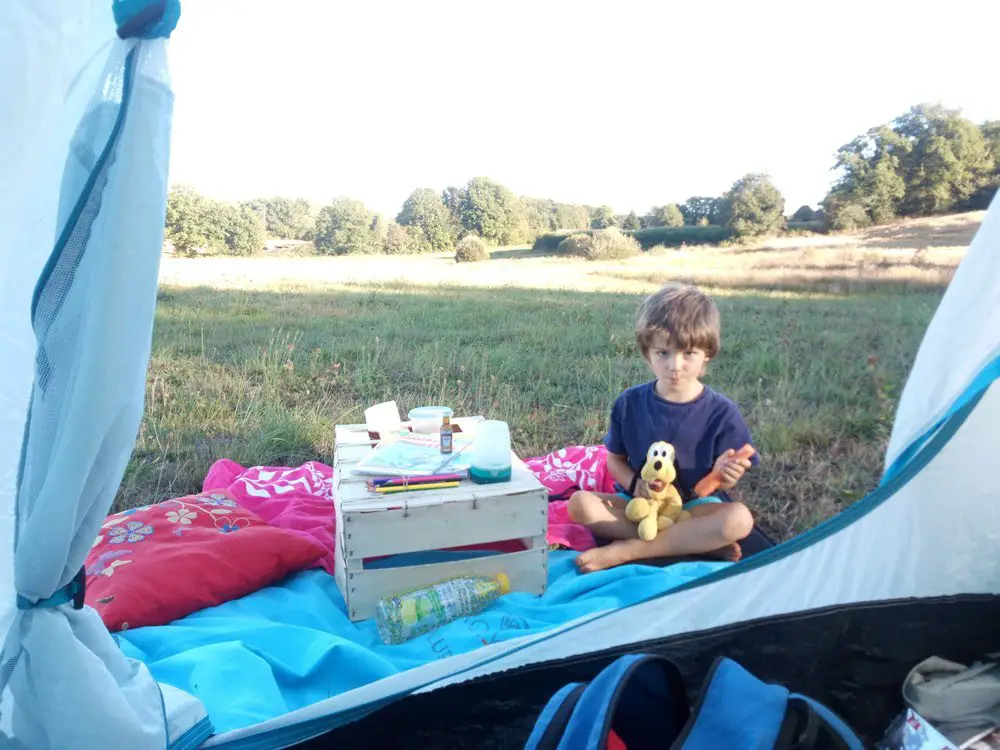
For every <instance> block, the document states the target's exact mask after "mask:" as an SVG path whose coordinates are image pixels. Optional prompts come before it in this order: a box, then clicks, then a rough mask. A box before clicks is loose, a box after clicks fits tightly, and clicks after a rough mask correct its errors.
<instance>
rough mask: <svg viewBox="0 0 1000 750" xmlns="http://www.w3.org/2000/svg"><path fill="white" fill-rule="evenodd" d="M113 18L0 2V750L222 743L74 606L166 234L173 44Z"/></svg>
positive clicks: (115, 477)
mask: <svg viewBox="0 0 1000 750" xmlns="http://www.w3.org/2000/svg"><path fill="white" fill-rule="evenodd" d="M127 6H128V9H129V11H134V12H136V13H142V12H143V11H145V10H147V7H146V6H145V5H144V4H143V3H142V2H129V3H128V4H127ZM173 6H174V9H175V10H178V11H179V8H178V7H177V6H176V4H175V3H174V4H173ZM160 7H166V8H169V7H171V3H166V4H161V5H160ZM120 10H121V9H120V8H115V9H114V12H112V1H111V0H93V1H92V2H89V3H81V2H78V1H77V0H61V1H60V0H49V2H46V3H44V4H42V3H36V2H34V0H16V2H8V3H4V4H3V5H0V33H2V34H3V39H2V40H0V63H3V64H4V66H5V67H4V71H5V75H4V77H3V79H0V82H2V86H3V91H0V103H2V104H0V106H2V107H3V108H4V110H3V112H2V116H0V128H2V130H0V144H2V145H0V147H2V148H3V152H2V156H0V188H2V190H0V227H2V231H0V321H2V325H0V346H2V347H3V351H4V355H5V356H4V366H3V367H2V368H0V445H2V446H3V447H4V450H3V452H2V453H0V542H2V543H3V547H2V548H0V554H2V558H0V564H2V567H0V626H2V629H0V635H2V636H3V641H2V643H3V655H2V657H0V747H4V748H12V749H15V750H16V749H21V748H31V749H32V750H35V749H37V750H45V749H46V748H64V747H103V746H105V745H106V744H107V742H108V741H109V738H110V737H114V738H115V739H116V740H117V741H118V743H119V744H122V745H124V746H127V747H130V748H136V750H144V748H156V750H160V749H161V748H165V747H166V748H173V747H188V746H193V745H194V744H197V743H198V742H200V741H201V740H202V739H204V737H205V736H207V735H208V734H209V733H210V731H211V726H210V724H209V722H208V720H207V717H206V716H205V712H204V709H203V707H202V706H201V704H200V703H199V702H198V701H196V700H195V699H193V698H192V697H191V696H189V695H187V694H185V693H182V692H181V691H179V690H175V689H173V688H171V687H170V686H165V685H164V686H160V685H157V683H156V682H155V681H154V680H153V679H152V677H151V675H150V674H149V671H148V670H147V669H146V667H145V666H144V665H142V664H140V663H138V662H135V661H132V660H129V659H127V658H126V657H125V656H124V655H123V654H122V653H121V651H120V650H119V649H118V647H117V645H116V643H115V641H114V639H113V638H112V637H111V635H110V634H109V633H108V632H107V629H106V628H105V627H104V625H103V623H102V622H101V620H100V617H99V616H98V615H97V613H96V612H94V611H93V610H92V609H90V608H87V607H84V608H82V609H76V608H75V607H74V605H73V603H72V601H69V602H67V601H65V599H64V594H68V593H70V590H69V589H66V588H65V587H66V586H67V584H68V583H69V582H70V581H71V580H72V579H73V578H74V576H75V575H76V574H77V571H78V570H79V569H80V566H81V564H82V562H83V559H84V557H85V555H86V552H87V551H88V550H89V549H90V546H91V544H92V542H93V539H94V537H95V536H96V532H97V528H98V527H99V526H100V524H101V522H102V521H103V519H104V516H105V515H106V513H107V511H108V510H109V507H110V504H111V502H112V500H113V497H114V492H115V487H116V486H117V485H118V483H119V481H120V480H121V474H122V471H123V470H124V467H125V463H126V462H127V460H128V456H129V454H130V452H131V450H132V446H133V443H134V440H135V434H136V430H137V428H138V422H139V419H140V417H141V411H142V404H143V392H144V386H145V377H144V375H145V368H146V361H147V358H148V353H149V338H150V332H151V328H152V315H153V308H154V306H155V288H156V277H157V268H158V264H159V255H160V250H161V244H162V238H163V210H164V205H165V194H166V176H167V156H168V154H169V138H170V122H171V112H172V99H173V95H172V92H171V91H170V85H169V80H168V77H167V73H166V70H167V67H166V42H165V41H164V40H163V39H159V38H156V36H157V31H156V28H155V27H151V26H150V25H148V24H154V23H155V22H156V18H153V19H152V20H149V16H147V15H143V16H141V18H142V19H143V21H144V22H145V23H146V24H147V25H146V26H142V25H141V24H139V23H135V24H132V28H134V29H136V33H143V34H147V36H146V38H144V39H142V40H134V39H119V38H118V35H117V34H116V21H121V19H120V18H118V19H116V14H118V13H119V11H120ZM123 15H124V13H123ZM134 18H136V16H128V17H127V18H126V19H125V20H126V21H130V20H132V19H134ZM124 36H129V34H125V35H124ZM64 230H65V231H64ZM15 507H16V511H15ZM15 535H16V541H15ZM12 547H13V549H12ZM12 583H13V586H12ZM15 589H16V593H15ZM50 597H51V598H52V600H51V601H50Z"/></svg>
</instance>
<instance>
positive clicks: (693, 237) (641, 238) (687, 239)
mask: <svg viewBox="0 0 1000 750" xmlns="http://www.w3.org/2000/svg"><path fill="white" fill-rule="evenodd" d="M594 232H595V230H593V229H577V230H563V231H559V232H548V233H547V234H542V235H539V236H538V237H537V238H536V239H535V244H534V245H532V248H531V249H532V250H535V251H536V252H550V253H551V252H560V253H561V252H563V250H561V249H560V247H559V246H560V245H561V244H562V242H563V241H564V240H565V239H567V238H568V237H572V236H573V235H577V234H582V235H587V236H590V235H592V234H594ZM623 234H625V235H626V236H630V237H634V238H635V239H636V240H637V241H638V242H639V244H640V245H641V246H642V248H643V249H644V250H648V249H649V248H651V247H653V246H654V245H665V246H666V247H680V246H681V245H720V244H722V243H723V242H725V241H726V240H728V239H730V237H732V235H733V233H732V232H731V231H730V230H728V229H726V228H725V227H720V226H715V225H710V226H701V227H647V228H646V229H636V230H635V231H634V232H624V233H623Z"/></svg>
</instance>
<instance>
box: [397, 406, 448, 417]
mask: <svg viewBox="0 0 1000 750" xmlns="http://www.w3.org/2000/svg"><path fill="white" fill-rule="evenodd" d="M452 414H454V412H453V411H452V409H451V407H450V406H418V407H417V408H416V409H410V411H409V413H408V414H407V416H408V417H409V418H410V419H433V418H434V417H446V416H447V417H450V416H451V415H452Z"/></svg>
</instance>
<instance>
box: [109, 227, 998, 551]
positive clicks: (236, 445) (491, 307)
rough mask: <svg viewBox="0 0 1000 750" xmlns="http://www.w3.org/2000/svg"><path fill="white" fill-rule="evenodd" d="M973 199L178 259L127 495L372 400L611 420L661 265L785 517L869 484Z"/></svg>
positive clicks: (778, 515)
mask: <svg viewBox="0 0 1000 750" xmlns="http://www.w3.org/2000/svg"><path fill="white" fill-rule="evenodd" d="M981 218H982V214H981V213H975V214H965V215H958V216H952V217H945V218H940V219H934V220H919V221H909V222H903V223H900V224H896V225H892V226H889V227H881V228H878V229H875V230H870V231H868V232H863V233H857V234H853V235H838V236H829V237H828V236H813V237H787V238H782V239H778V240H772V241H770V242H765V243H762V244H760V245H759V246H755V247H741V248H738V249H722V248H698V247H693V248H690V247H685V248H679V249H670V250H665V251H662V252H659V253H644V254H643V256H642V257H639V258H633V259H629V260H626V261H616V262H601V263H595V262H588V261H583V260H575V259H574V260H568V259H566V258H560V257H555V256H552V255H547V254H545V253H544V252H537V251H536V252H532V251H531V250H530V249H528V248H512V249H503V250H498V251H496V252H494V254H493V258H492V259H491V260H489V261H485V262H482V263H471V264H455V263H454V261H453V260H452V259H451V258H448V257H419V258H391V257H362V258H293V257H286V258H281V257H270V258H267V257H265V258H246V259H242V258H239V259H238V258H170V257H165V258H164V259H163V264H162V267H161V282H160V291H159V295H158V302H157V314H156V322H155V330H154V340H153V351H152V356H151V361H150V368H149V373H148V380H147V389H146V391H147V395H146V405H145V414H144V418H143V422H142V426H141V430H140V434H139V436H138V439H137V442H136V446H135V451H134V454H133V456H132V459H131V461H130V464H129V467H128V469H127V471H126V475H125V478H124V481H123V483H122V486H121V488H120V490H119V493H118V497H117V500H116V507H117V508H118V509H120V508H123V507H127V506H130V505H135V504H139V503H146V502H155V501H158V500H163V499H166V498H168V497H172V496H177V495H181V494H185V493H189V492H194V491H197V490H199V489H200V487H201V480H202V478H203V477H204V475H205V472H206V471H207V470H208V468H209V466H210V465H211V463H212V462H213V461H215V460H217V459H220V458H231V459H234V460H236V461H238V462H240V463H243V464H244V465H295V464H297V463H301V462H303V461H307V460H311V459H316V460H320V461H324V462H328V463H329V462H331V461H332V452H333V427H334V425H335V424H337V423H338V422H353V421H359V420H361V419H362V412H363V410H364V408H365V407H366V406H368V405H370V404H372V403H376V402H378V401H382V400H387V399H392V398H394V399H396V400H397V402H398V403H399V405H400V407H401V410H402V411H403V412H404V413H405V411H406V410H407V409H409V408H411V407H413V406H417V405H421V404H426V403H446V404H448V405H450V406H452V407H453V408H454V409H455V410H456V412H457V413H460V414H463V413H464V414H483V415H485V416H488V417H494V418H499V419H505V420H507V421H508V422H509V423H510V425H511V428H512V435H513V441H514V448H515V450H516V451H517V452H518V454H519V455H521V456H522V457H528V456H534V455H540V454H543V453H546V452H549V451H551V450H555V449H558V448H560V447H562V446H564V445H582V444H593V443H596V442H598V441H600V439H601V437H602V436H603V434H604V430H605V427H606V424H607V415H608V411H609V408H610V405H611V403H612V401H613V399H614V397H615V396H616V395H617V394H618V393H619V392H620V391H621V390H622V389H623V388H625V387H626V386H628V385H631V384H633V383H636V382H640V381H641V380H643V379H645V378H647V377H648V371H647V370H645V367H644V364H643V362H642V361H641V359H639V357H638V355H637V353H636V351H635V346H634V336H633V332H632V324H633V315H634V311H635V306H636V304H637V302H638V301H639V299H640V298H641V295H643V294H645V293H647V292H649V291H651V290H653V289H655V288H656V287H657V285H659V284H660V283H662V282H663V281H665V280H668V279H681V280H685V281H691V282H695V283H698V284H701V285H702V286H703V287H704V288H705V289H706V290H707V291H709V292H710V293H712V294H713V295H714V296H715V298H716V301H717V302H718V304H719V307H720V309H721V313H722V319H723V325H724V329H723V350H722V353H721V355H720V357H719V358H718V359H717V360H716V361H714V362H713V363H711V365H710V368H709V374H708V377H707V382H708V383H710V384H711V385H712V386H714V387H716V388H718V389H720V390H722V391H724V392H725V393H727V394H728V395H729V396H731V397H732V398H733V399H735V400H736V401H737V403H738V404H739V405H740V406H741V408H742V409H743V410H744V412H745V415H746V417H747V421H748V423H749V424H750V427H751V430H752V432H753V434H754V439H755V442H756V443H757V445H758V447H759V449H760V452H761V456H762V459H763V460H762V465H761V466H760V467H759V468H758V469H756V470H755V471H753V472H751V473H750V474H748V476H747V479H746V480H745V484H744V485H743V486H742V487H741V488H740V490H739V491H738V494H739V495H740V496H741V498H742V499H744V500H746V501H747V502H748V503H749V504H750V505H751V507H752V508H753V509H754V511H755V513H756V514H757V517H758V521H759V522H760V523H761V524H762V526H763V527H764V528H765V529H767V530H768V531H769V532H770V533H772V534H774V535H775V536H776V537H778V538H782V539H784V538H788V537H789V536H791V535H794V534H796V533H799V532H801V531H803V530H805V529H807V528H810V527H811V526H814V525H815V524H816V523H818V522H820V521H821V520H823V519H825V518H827V517H829V516H830V515H832V514H833V513H835V512H837V511H838V510H839V509H841V508H843V507H844V506H845V505H847V504H849V503H851V502H853V501H855V500H857V499H859V498H860V497H862V496H863V495H864V494H866V493H867V492H868V491H870V490H871V489H872V488H873V487H874V486H875V484H876V483H877V481H878V477H879V474H880V472H881V469H882V458H883V451H884V449H885V444H886V441H887V439H888V436H889V432H890V430H891V428H892V423H893V418H894V414H895V407H896V403H897V399H898V397H899V393H900V390H901V388H902V386H903V384H904V382H905V378H906V375H907V373H908V371H909V367H910V364H911V362H912V359H913V356H914V354H915V352H916V350H917V347H918V345H919V343H920V340H921V337H922V335H923V331H924V329H925V327H926V325H927V323H928V322H929V320H930V318H931V316H932V315H933V313H934V310H935V308H936V305H937V303H938V301H939V300H940V297H941V294H942V292H943V290H944V288H945V286H946V284H947V282H948V280H949V279H950V277H951V274H952V272H953V271H954V268H955V266H956V265H957V263H958V262H959V260H960V259H961V257H962V254H963V253H964V249H965V247H966V246H967V244H968V242H969V240H970V239H971V236H972V234H973V233H974V231H975V229H976V227H977V226H978V223H979V221H980V220H981Z"/></svg>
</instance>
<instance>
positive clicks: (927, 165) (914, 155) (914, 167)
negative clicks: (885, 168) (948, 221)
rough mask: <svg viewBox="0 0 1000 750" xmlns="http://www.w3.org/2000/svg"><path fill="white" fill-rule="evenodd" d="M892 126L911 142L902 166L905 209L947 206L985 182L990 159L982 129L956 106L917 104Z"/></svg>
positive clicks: (909, 211) (915, 210)
mask: <svg viewBox="0 0 1000 750" xmlns="http://www.w3.org/2000/svg"><path fill="white" fill-rule="evenodd" d="M893 129H894V130H895V132H897V133H898V134H899V135H900V136H902V137H903V138H905V139H907V140H908V142H909V144H910V148H909V150H908V152H907V153H906V155H905V158H904V159H902V165H901V166H902V175H903V179H904V181H905V183H906V196H905V198H904V200H903V205H902V209H903V213H905V214H911V215H912V214H916V215H927V214H934V213H941V212H944V211H948V210H949V209H951V208H952V207H953V206H955V204H958V203H962V202H963V201H966V200H968V199H969V198H970V197H971V196H972V195H973V194H974V193H976V191H978V190H979V189H980V188H982V187H983V186H984V185H986V184H987V183H988V182H989V179H990V176H991V172H992V171H993V169H994V162H993V160H992V159H991V158H990V156H991V155H990V150H989V148H988V147H987V144H986V139H985V138H984V137H983V131H982V130H981V129H980V128H978V127H976V125H975V124H974V123H972V122H971V121H969V120H967V119H965V118H964V117H962V116H961V114H960V113H959V111H958V110H950V109H945V108H944V107H941V106H939V105H927V104H921V105H918V106H916V107H912V108H911V109H910V111H909V112H907V113H906V114H905V115H903V116H902V117H899V118H897V119H896V121H895V122H894V123H893Z"/></svg>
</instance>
